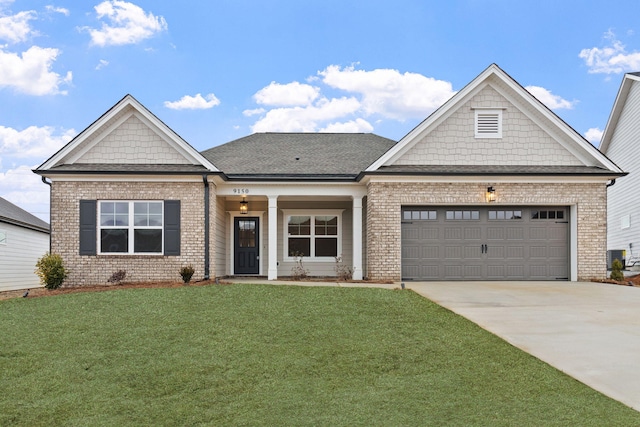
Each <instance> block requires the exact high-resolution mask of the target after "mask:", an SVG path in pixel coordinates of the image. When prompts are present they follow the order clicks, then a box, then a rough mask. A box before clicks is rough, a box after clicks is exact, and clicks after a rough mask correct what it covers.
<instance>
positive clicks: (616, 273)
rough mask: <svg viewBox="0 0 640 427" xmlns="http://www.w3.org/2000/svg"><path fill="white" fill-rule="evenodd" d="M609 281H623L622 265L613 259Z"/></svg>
mask: <svg viewBox="0 0 640 427" xmlns="http://www.w3.org/2000/svg"><path fill="white" fill-rule="evenodd" d="M610 277H611V280H616V281H618V282H620V281H622V280H624V274H623V273H622V263H621V262H620V260H619V259H614V260H613V262H612V263H611V276H610Z"/></svg>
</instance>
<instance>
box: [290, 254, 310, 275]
mask: <svg viewBox="0 0 640 427" xmlns="http://www.w3.org/2000/svg"><path fill="white" fill-rule="evenodd" d="M292 256H293V257H294V259H295V262H296V265H294V266H293V268H292V269H291V278H292V279H293V280H300V279H306V278H307V276H308V275H309V270H307V269H306V268H304V264H303V262H302V260H303V259H304V255H302V254H300V253H294V254H292Z"/></svg>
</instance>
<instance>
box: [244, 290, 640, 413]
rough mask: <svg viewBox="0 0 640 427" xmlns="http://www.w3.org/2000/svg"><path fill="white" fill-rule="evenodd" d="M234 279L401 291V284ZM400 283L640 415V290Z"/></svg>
mask: <svg viewBox="0 0 640 427" xmlns="http://www.w3.org/2000/svg"><path fill="white" fill-rule="evenodd" d="M232 281H233V282H250V283H269V284H279V285H287V284H288V285H293V284H295V285H303V286H344V287H353V286H363V287H365V286H366V287H380V288H387V289H393V288H399V287H400V284H399V283H396V284H392V285H387V284H369V283H367V284H358V283H336V282H302V283H300V282H291V281H275V282H272V281H267V280H255V279H232ZM405 285H406V288H407V289H412V290H413V291H415V292H416V293H418V294H420V295H422V296H424V297H426V298H428V299H430V300H432V301H434V302H436V303H437V304H439V305H441V306H443V307H446V308H448V309H449V310H451V311H453V312H455V313H457V314H460V315H461V316H463V317H465V318H467V319H469V320H471V321H472V322H474V323H476V324H478V325H479V326H481V327H482V328H483V329H486V330H488V331H491V332H492V333H494V334H496V335H498V336H499V337H501V338H502V339H504V340H506V341H507V342H509V343H511V344H512V345H514V346H516V347H518V348H520V349H522V350H524V351H526V352H527V353H529V354H532V355H533V356H535V357H537V358H538V359H540V360H543V361H545V362H547V363H548V364H550V365H551V366H554V367H555V368H557V369H559V370H560V371H562V372H565V373H566V374H568V375H570V376H572V377H573V378H576V379H577V380H578V381H580V382H582V383H584V384H586V385H588V386H589V387H591V388H593V389H595V390H598V391H600V392H601V393H603V394H605V395H607V396H609V397H611V398H613V399H616V400H618V401H620V402H622V403H624V404H626V405H628V406H630V407H632V408H634V409H635V410H637V411H640V288H633V287H627V286H616V285H608V284H601V283H587V282H406V283H405Z"/></svg>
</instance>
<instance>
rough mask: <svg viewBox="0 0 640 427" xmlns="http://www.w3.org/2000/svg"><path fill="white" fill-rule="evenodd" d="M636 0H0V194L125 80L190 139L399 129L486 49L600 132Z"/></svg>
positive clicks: (463, 76)
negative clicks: (273, 133) (261, 133)
mask: <svg viewBox="0 0 640 427" xmlns="http://www.w3.org/2000/svg"><path fill="white" fill-rule="evenodd" d="M638 16H640V2H638V1H637V0H634V1H615V0H607V1H588V0H587V1H571V0H562V1H558V0H554V1H546V0H540V1H536V2H531V1H527V2H525V1H514V0H500V1H499V0H485V1H482V0H466V1H465V0H448V1H427V0H394V1H376V0H366V1H344V0H339V1H333V0H327V1H303V0H287V1H285V0H281V1H269V0H252V1H248V0H226V1H223V0H216V1H213V0H212V1H196V0H182V1H175V0H170V1H169V0H167V1H165V0H133V1H131V2H128V1H114V0H107V1H100V0H94V1H89V0H83V1H75V0H49V1H29V0H25V1H20V0H0V197H4V198H6V199H8V200H9V201H11V202H13V203H15V204H17V205H18V206H20V207H22V208H24V209H26V210H27V211H29V212H32V213H34V214H36V215H37V216H39V217H41V218H43V219H45V220H48V212H49V207H48V199H49V188H48V187H47V186H46V185H44V184H43V183H42V182H41V181H40V179H39V177H38V176H36V175H34V174H33V173H32V172H31V169H33V168H34V167H36V166H38V165H39V164H41V163H42V162H43V161H44V160H46V159H47V158H48V157H49V156H51V155H52V154H53V153H55V152H56V151H57V150H58V149H59V148H61V147H62V146H63V145H64V144H65V143H66V142H68V141H69V140H70V139H71V138H72V137H73V136H75V135H77V134H78V133H79V132H81V131H82V130H83V129H84V128H86V127H87V126H88V125H90V124H91V123H92V122H93V121H94V120H96V119H97V118H98V117H100V115H102V114H103V113H104V112H105V111H107V110H108V109H109V108H110V107H111V106H113V105H114V104H115V103H116V102H117V101H119V100H120V99H121V98H122V97H123V96H124V95H126V94H127V93H130V94H132V95H133V96H134V97H136V98H137V99H138V100H139V101H140V102H142V103H143V104H144V105H145V106H146V107H147V108H149V109H150V110H151V111H152V112H153V113H154V114H156V115H157V116H158V117H159V118H160V119H161V120H163V121H164V122H165V123H166V124H167V125H168V126H170V127H171V128H172V129H173V130H175V131H176V132H177V133H178V134H179V135H181V136H182V137H183V138H184V139H185V140H186V141H187V142H189V143H190V144H191V145H193V146H194V147H195V148H196V149H198V150H204V149H207V148H210V147H213V146H215V145H219V144H221V143H224V142H228V141H230V140H233V139H236V138H239V137H242V136H245V135H248V134H251V133H253V132H262V131H304V132H316V131H325V132H327V131H329V132H330V131H333V132H373V133H376V134H379V135H382V136H385V137H388V138H392V139H399V138H401V137H402V136H404V135H405V134H406V133H408V132H409V131H410V130H411V129H412V128H413V127H414V126H415V125H416V124H417V123H419V122H420V121H421V120H422V119H424V118H426V117H427V116H428V115H429V114H430V113H431V112H432V111H433V110H434V109H435V108H437V107H438V106H439V105H441V104H442V103H443V102H444V101H446V100H447V99H448V98H449V97H450V96H451V95H453V94H454V93H455V92H456V91H458V90H460V89H461V88H462V87H464V85H466V84H467V83H469V82H470V81H471V80H472V79H473V78H474V77H476V76H477V75H478V74H480V72H482V71H483V70H484V69H485V68H486V67H487V66H489V65H490V64H491V63H497V64H498V65H499V66H500V67H501V68H502V69H503V70H505V71H506V72H507V73H509V74H510V75H511V76H512V77H513V78H514V79H516V80H517V81H518V82H519V83H520V84H522V85H523V86H525V87H527V88H528V89H529V90H530V91H531V92H532V93H533V94H534V95H535V96H537V97H538V99H540V100H541V101H543V102H544V103H545V104H547V106H548V107H549V108H551V109H552V110H553V111H555V112H556V113H557V114H558V115H559V116H560V117H561V118H563V119H564V120H565V121H566V122H567V123H568V124H569V125H571V126H572V127H573V128H574V129H575V130H576V131H578V132H579V133H581V134H582V135H584V136H585V137H586V138H587V139H588V140H590V141H591V142H592V143H593V144H594V145H596V146H597V145H598V142H599V138H600V134H601V132H602V130H603V129H604V127H605V125H606V122H607V119H608V115H609V112H610V110H611V107H612V105H613V101H614V99H615V96H616V93H617V90H618V87H619V85H620V82H621V80H622V76H623V74H624V73H625V72H631V71H640V21H639V20H638Z"/></svg>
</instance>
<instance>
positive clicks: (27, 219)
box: [0, 197, 49, 233]
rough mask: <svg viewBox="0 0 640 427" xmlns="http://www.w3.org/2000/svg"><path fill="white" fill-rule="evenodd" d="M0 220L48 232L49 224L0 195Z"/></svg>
mask: <svg viewBox="0 0 640 427" xmlns="http://www.w3.org/2000/svg"><path fill="white" fill-rule="evenodd" d="M0 222H5V223H8V224H13V225H17V226H19V227H25V228H31V229H34V230H38V231H44V232H46V233H49V224H47V223H46V222H45V221H43V220H41V219H40V218H38V217H36V216H34V215H32V214H30V213H29V212H27V211H25V210H24V209H22V208H19V207H17V206H16V205H14V204H13V203H11V202H9V201H7V200H5V199H3V198H2V197H0Z"/></svg>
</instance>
